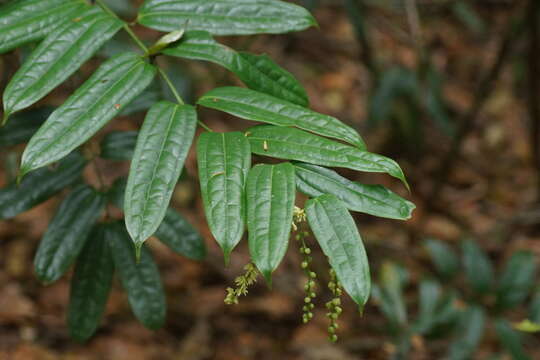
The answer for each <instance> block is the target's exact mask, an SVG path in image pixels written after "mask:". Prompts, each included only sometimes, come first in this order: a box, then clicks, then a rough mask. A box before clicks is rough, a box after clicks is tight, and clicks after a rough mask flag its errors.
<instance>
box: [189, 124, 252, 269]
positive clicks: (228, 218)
mask: <svg viewBox="0 0 540 360" xmlns="http://www.w3.org/2000/svg"><path fill="white" fill-rule="evenodd" d="M197 161H198V165H199V180H200V183H201V193H202V198H203V204H204V210H205V213H206V220H207V221H208V225H209V227H210V230H211V231H212V235H214V237H215V238H216V240H217V242H218V244H219V245H220V246H221V249H222V250H223V254H224V256H225V262H226V263H227V262H228V261H229V255H230V253H231V251H232V250H233V249H234V247H235V246H236V245H237V244H238V242H239V241H240V239H241V238H242V235H243V234H244V227H245V212H246V209H245V196H244V187H245V182H246V179H247V174H248V171H249V168H250V166H251V153H250V148H249V142H248V141H247V139H246V137H245V136H244V134H242V133H240V132H230V133H207V132H205V133H203V134H201V136H200V137H199V141H198V143H197Z"/></svg>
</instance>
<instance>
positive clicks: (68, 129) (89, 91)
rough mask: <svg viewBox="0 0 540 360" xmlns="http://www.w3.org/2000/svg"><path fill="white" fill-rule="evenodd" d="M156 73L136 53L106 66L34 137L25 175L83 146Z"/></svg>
mask: <svg viewBox="0 0 540 360" xmlns="http://www.w3.org/2000/svg"><path fill="white" fill-rule="evenodd" d="M155 71H156V70H155V68H154V67H153V66H152V65H150V64H148V63H146V62H145V61H144V59H143V58H141V57H140V56H139V55H137V54H135V53H124V54H120V55H118V56H116V57H114V58H112V59H110V60H108V61H107V62H105V63H104V64H102V65H101V66H100V67H99V69H98V70H97V71H96V72H95V73H94V75H92V77H90V79H88V80H87V81H86V82H85V83H84V84H83V85H82V86H81V87H80V88H79V89H77V91H75V93H74V94H73V95H71V96H70V97H69V98H68V99H67V101H66V102H64V104H62V106H60V107H59V108H58V109H57V110H56V111H54V112H53V113H52V114H51V116H50V117H49V118H48V119H47V121H46V122H45V124H43V126H42V127H41V128H40V129H39V130H38V132H37V133H36V134H35V135H34V136H33V137H32V139H31V140H30V142H29V143H28V146H27V147H26V150H25V151H24V154H23V158H22V165H21V176H23V175H24V174H26V173H28V172H29V171H31V170H35V169H37V168H40V167H43V166H45V165H48V164H50V163H52V162H55V161H57V160H59V159H61V158H63V157H64V156H66V155H67V154H69V153H70V152H71V151H73V150H74V149H75V148H76V147H78V146H79V145H81V144H83V143H84V142H85V141H86V140H88V139H89V138H90V137H91V136H92V135H94V134H95V133H96V132H97V131H98V130H99V129H101V128H102V127H103V126H104V125H105V124H106V123H107V122H108V121H109V120H110V119H112V118H113V117H114V116H115V115H116V114H118V113H119V112H120V110H121V109H122V106H124V105H126V104H128V103H129V102H130V101H131V100H132V99H133V98H134V97H135V96H137V95H138V94H140V93H141V92H142V91H143V90H144V89H145V88H146V87H147V86H148V85H149V84H150V82H151V81H152V79H153V77H154V74H155Z"/></svg>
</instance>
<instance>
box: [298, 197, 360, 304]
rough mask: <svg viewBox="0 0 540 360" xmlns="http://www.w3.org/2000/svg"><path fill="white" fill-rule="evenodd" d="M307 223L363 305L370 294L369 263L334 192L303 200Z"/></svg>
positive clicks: (358, 236) (343, 207)
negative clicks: (305, 201) (306, 200)
mask: <svg viewBox="0 0 540 360" xmlns="http://www.w3.org/2000/svg"><path fill="white" fill-rule="evenodd" d="M306 213H307V219H308V222H309V226H310V227H311V229H312V230H313V234H314V235H315V238H316V239H317V241H318V242H319V244H320V245H321V248H322V250H323V252H324V254H325V255H326V256H328V260H329V262H330V265H331V266H332V268H333V269H334V270H335V271H336V274H337V277H338V279H339V281H340V282H341V283H342V285H343V288H344V289H345V291H346V292H347V293H348V294H349V295H350V296H351V297H352V299H353V300H354V301H355V302H356V303H357V304H358V305H359V306H360V308H361V309H362V308H363V307H364V304H365V303H366V302H367V300H368V298H369V291H370V287H371V279H370V276H369V263H368V259H367V256H366V251H365V250H364V245H363V244H362V239H361V238H360V234H359V233H358V229H357V228H356V224H355V222H354V220H353V218H352V216H351V214H349V212H348V211H347V208H346V207H345V205H344V204H343V203H342V202H341V200H339V199H338V198H337V197H335V196H334V195H330V194H327V195H322V196H319V197H318V198H315V199H311V200H309V201H308V202H307V203H306Z"/></svg>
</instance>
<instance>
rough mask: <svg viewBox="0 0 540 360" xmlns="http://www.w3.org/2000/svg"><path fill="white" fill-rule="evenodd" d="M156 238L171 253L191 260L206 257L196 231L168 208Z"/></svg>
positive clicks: (200, 238)
mask: <svg viewBox="0 0 540 360" xmlns="http://www.w3.org/2000/svg"><path fill="white" fill-rule="evenodd" d="M156 237H157V238H158V239H159V240H160V241H161V242H163V243H164V244H165V245H167V246H168V247H169V248H170V249H171V250H172V251H174V252H176V253H178V254H181V255H184V256H185V257H187V258H190V259H192V260H202V259H204V258H205V256H206V246H205V245H204V240H203V238H202V236H201V234H199V232H198V231H197V230H195V228H194V227H193V226H192V225H191V224H190V223H189V222H188V221H187V220H186V219H185V218H184V217H183V216H182V215H180V214H179V213H178V212H177V211H175V210H174V209H172V208H168V209H167V212H166V213H165V217H164V218H163V222H162V223H161V225H160V226H159V227H158V229H157V231H156Z"/></svg>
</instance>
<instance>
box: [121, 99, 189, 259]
mask: <svg viewBox="0 0 540 360" xmlns="http://www.w3.org/2000/svg"><path fill="white" fill-rule="evenodd" d="M196 127H197V113H196V112H195V109H194V108H193V107H192V106H189V105H177V104H173V103H171V102H168V101H161V102H159V103H157V104H155V105H154V106H152V108H150V111H149V112H148V114H147V115H146V118H145V120H144V123H143V126H142V128H141V131H140V132H139V136H138V138H137V146H136V147H135V153H134V155H133V160H132V162H131V168H130V171H129V177H128V182H127V187H126V193H125V200H124V208H125V218H126V226H127V229H128V232H129V234H130V235H131V238H132V239H133V241H134V242H135V245H136V247H137V249H138V248H140V246H141V245H142V243H143V242H144V241H145V240H146V239H148V238H149V237H150V236H152V235H153V234H154V233H155V231H156V230H157V228H158V227H159V225H160V224H161V221H162V220H163V218H164V217H165V212H166V211H167V207H168V205H169V201H170V199H171V196H172V193H173V191H174V187H175V186H176V183H177V181H178V178H179V177H180V173H181V172H182V168H183V167H184V160H185V159H186V156H187V153H188V151H189V148H190V147H191V143H192V141H193V136H194V135H195V128H196Z"/></svg>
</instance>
